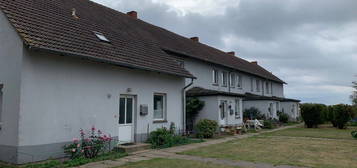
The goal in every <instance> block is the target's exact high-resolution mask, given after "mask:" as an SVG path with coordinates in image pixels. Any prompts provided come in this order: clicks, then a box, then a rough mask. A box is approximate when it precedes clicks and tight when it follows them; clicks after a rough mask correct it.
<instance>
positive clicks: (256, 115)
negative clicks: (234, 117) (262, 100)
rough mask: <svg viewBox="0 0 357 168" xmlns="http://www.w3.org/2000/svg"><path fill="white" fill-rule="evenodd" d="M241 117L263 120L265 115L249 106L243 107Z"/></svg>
mask: <svg viewBox="0 0 357 168" xmlns="http://www.w3.org/2000/svg"><path fill="white" fill-rule="evenodd" d="M243 118H244V119H250V120H254V119H257V120H265V118H266V117H265V115H263V114H261V112H260V111H259V110H258V109H257V108H255V107H251V108H250V109H245V110H244V112H243Z"/></svg>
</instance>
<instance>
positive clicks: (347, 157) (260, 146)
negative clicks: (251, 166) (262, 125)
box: [182, 128, 357, 168]
mask: <svg viewBox="0 0 357 168" xmlns="http://www.w3.org/2000/svg"><path fill="white" fill-rule="evenodd" d="M350 132H351V131H350V130H337V129H335V128H331V129H330V128H321V129H307V128H298V129H287V130H282V131H278V132H276V133H266V134H264V135H262V136H256V137H251V138H247V139H241V140H234V141H230V142H226V143H222V144H215V145H211V146H207V147H203V148H199V149H194V150H190V151H186V152H182V154H186V155H195V156H202V157H210V158H219V159H228V160H234V161H239V160H245V161H252V162H262V163H271V164H274V165H296V166H304V167H314V168H357V140H353V139H352V137H351V134H350ZM273 135H278V136H273ZM309 137H316V138H329V139H314V138H309Z"/></svg>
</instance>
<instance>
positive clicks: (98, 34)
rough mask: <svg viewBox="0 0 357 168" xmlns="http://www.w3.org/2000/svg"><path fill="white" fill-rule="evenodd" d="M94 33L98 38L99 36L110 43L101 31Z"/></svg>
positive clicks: (101, 39)
mask: <svg viewBox="0 0 357 168" xmlns="http://www.w3.org/2000/svg"><path fill="white" fill-rule="evenodd" d="M94 34H95V35H96V36H97V38H98V39H99V40H100V41H104V42H108V43H110V41H109V40H108V39H107V38H106V37H105V36H104V34H102V33H99V32H94Z"/></svg>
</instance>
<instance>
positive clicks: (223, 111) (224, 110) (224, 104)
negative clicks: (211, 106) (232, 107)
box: [219, 100, 228, 125]
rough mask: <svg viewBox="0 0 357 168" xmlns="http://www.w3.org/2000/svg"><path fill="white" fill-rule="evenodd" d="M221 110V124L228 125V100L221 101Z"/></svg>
mask: <svg viewBox="0 0 357 168" xmlns="http://www.w3.org/2000/svg"><path fill="white" fill-rule="evenodd" d="M219 108H220V114H219V124H220V125H226V123H227V108H228V102H227V100H221V102H220V105H219Z"/></svg>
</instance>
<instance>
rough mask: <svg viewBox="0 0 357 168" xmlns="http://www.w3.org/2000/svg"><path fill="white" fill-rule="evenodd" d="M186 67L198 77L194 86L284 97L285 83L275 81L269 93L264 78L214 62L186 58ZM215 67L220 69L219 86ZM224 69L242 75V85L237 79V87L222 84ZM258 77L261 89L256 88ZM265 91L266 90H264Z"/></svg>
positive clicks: (188, 81) (187, 81)
mask: <svg viewBox="0 0 357 168" xmlns="http://www.w3.org/2000/svg"><path fill="white" fill-rule="evenodd" d="M185 69H187V70H188V71H189V72H191V73H192V74H193V75H194V76H195V77H197V79H196V80H195V81H194V84H193V85H192V87H202V88H206V89H211V90H218V91H225V92H232V93H240V94H245V93H252V94H256V95H264V96H277V97H284V88H283V87H284V86H283V84H279V83H276V82H271V81H269V82H271V83H273V86H272V87H269V90H271V88H273V91H272V92H269V93H267V92H266V89H265V88H266V87H265V80H264V79H263V78H259V77H256V76H253V75H249V74H247V73H242V72H238V71H232V70H230V69H228V68H225V67H222V66H217V65H214V64H210V63H206V62H203V61H198V60H194V59H189V58H185ZM213 69H216V70H218V71H219V83H218V86H217V85H214V84H213V82H212V80H213V74H212V73H213V72H212V71H213ZM222 71H226V72H231V73H234V74H236V75H240V76H241V77H242V87H241V88H238V87H237V81H236V85H235V87H228V86H227V87H224V86H222V76H221V73H222ZM251 78H253V91H252V90H251ZM256 79H259V80H260V81H261V84H260V91H259V92H258V91H257V90H256ZM190 82H191V81H190V80H186V83H190ZM263 91H264V92H263Z"/></svg>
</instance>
